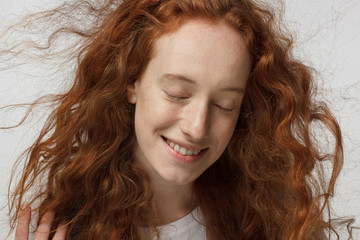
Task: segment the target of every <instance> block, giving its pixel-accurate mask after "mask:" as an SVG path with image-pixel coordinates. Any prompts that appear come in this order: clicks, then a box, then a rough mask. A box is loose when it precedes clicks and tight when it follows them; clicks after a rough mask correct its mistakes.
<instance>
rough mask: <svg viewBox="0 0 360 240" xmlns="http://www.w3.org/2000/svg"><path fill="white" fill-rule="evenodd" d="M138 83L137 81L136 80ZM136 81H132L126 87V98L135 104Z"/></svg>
mask: <svg viewBox="0 0 360 240" xmlns="http://www.w3.org/2000/svg"><path fill="white" fill-rule="evenodd" d="M135 83H136V82H135ZM135 83H131V84H129V85H127V87H126V98H127V100H128V102H129V103H131V104H135V103H136V89H135V88H136V86H135Z"/></svg>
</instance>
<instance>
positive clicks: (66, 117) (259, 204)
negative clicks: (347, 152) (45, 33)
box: [10, 0, 343, 240]
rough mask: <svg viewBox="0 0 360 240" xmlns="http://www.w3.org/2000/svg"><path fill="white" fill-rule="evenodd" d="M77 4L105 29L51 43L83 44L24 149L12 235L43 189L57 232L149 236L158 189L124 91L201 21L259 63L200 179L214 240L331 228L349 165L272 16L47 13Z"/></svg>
mask: <svg viewBox="0 0 360 240" xmlns="http://www.w3.org/2000/svg"><path fill="white" fill-rule="evenodd" d="M69 7H70V8H69ZM79 8H87V9H88V10H89V11H90V12H91V13H92V14H94V15H96V16H98V22H97V24H95V25H94V26H93V27H92V28H91V30H89V31H85V30H83V29H81V26H79V27H76V26H69V27H67V28H66V27H65V28H62V29H60V30H58V31H57V32H56V33H54V34H53V35H52V37H54V36H56V34H57V33H60V32H64V31H65V32H70V33H75V34H79V35H81V36H82V37H83V38H84V39H85V41H84V45H83V48H82V49H81V50H80V51H79V52H78V67H77V72H76V76H75V79H74V83H73V85H72V87H71V89H70V90H69V91H68V92H66V93H64V94H61V95H57V96H56V97H54V98H53V100H52V101H53V102H54V103H56V104H57V107H56V109H55V110H54V111H53V112H52V114H51V115H50V117H49V119H48V121H47V123H46V125H45V126H44V128H43V130H42V132H41V133H40V136H39V137H38V139H37V140H36V142H35V143H34V144H33V145H32V147H31V148H30V149H29V155H28V159H27V162H26V166H25V169H24V171H23V173H22V177H21V179H20V182H19V183H18V185H17V187H16V189H15V191H14V194H13V195H12V196H11V201H10V211H11V212H12V216H13V217H12V227H13V228H14V227H15V222H16V219H17V218H18V211H19V209H20V206H22V205H23V204H24V195H25V193H27V192H28V191H30V190H31V189H36V190H37V191H36V193H34V194H33V197H32V199H31V201H30V202H29V204H34V203H35V202H36V201H39V200H40V204H39V206H38V208H33V209H34V211H38V212H39V219H40V218H41V216H43V214H44V213H45V212H47V211H49V210H52V211H55V221H54V222H53V230H55V228H56V226H57V225H58V223H59V222H60V221H62V220H66V221H67V222H69V231H68V237H72V238H74V239H127V240H135V239H145V236H141V234H140V231H139V229H140V228H141V227H142V226H144V225H145V226H148V217H149V216H148V215H147V213H146V211H145V208H146V206H148V205H149V203H150V201H151V199H152V189H151V182H150V178H149V176H148V175H147V173H146V172H144V170H142V169H140V168H138V167H137V166H135V164H134V160H133V156H132V146H133V144H134V141H135V136H134V135H135V134H134V107H133V106H132V105H130V104H129V103H128V102H127V99H126V87H127V85H128V84H130V83H133V82H134V81H135V80H136V79H138V78H139V77H140V75H141V74H142V72H143V71H144V69H145V68H146V66H147V63H148V62H149V60H150V59H151V57H152V50H153V43H154V41H155V40H156V39H157V38H158V37H159V36H160V35H161V34H164V33H165V32H169V31H175V30H176V29H177V27H178V26H179V25H180V24H181V23H182V21H184V20H188V19H194V18H202V19H206V20H209V21H213V22H219V21H222V22H225V23H227V24H229V25H230V26H232V27H233V28H234V29H236V30H237V31H238V32H239V33H240V34H241V35H242V36H243V38H244V39H245V42H246V46H247V48H248V51H249V52H250V53H251V55H252V57H253V64H252V70H251V74H250V78H249V80H248V84H247V88H246V93H245V96H244V99H243V103H242V107H241V113H240V116H239V120H238V123H237V126H236V129H235V132H234V135H233V137H232V139H231V141H230V144H229V145H228V147H227V150H226V151H225V152H224V153H223V154H222V156H221V157H220V159H219V160H218V161H217V162H216V163H215V164H213V165H212V166H211V167H210V168H209V169H207V170H206V171H205V172H204V173H203V174H202V175H201V176H200V177H199V178H198V179H197V180H196V181H195V183H194V192H195V196H196V200H197V204H198V206H199V208H200V209H201V212H202V214H203V219H204V222H203V223H204V225H205V226H206V229H207V230H206V231H207V239H209V240H219V239H229V240H233V239H243V240H250V239H251V240H256V239H268V240H280V239H282V240H285V239H286V240H288V239H290V240H304V239H322V238H323V235H324V232H325V230H329V234H330V231H331V230H333V231H334V229H333V226H332V223H331V221H330V218H329V217H326V216H325V213H327V212H329V211H327V209H329V198H330V197H331V196H332V194H333V191H334V185H335V181H336V179H337V176H338V174H339V171H340V169H341V167H342V164H343V156H342V154H343V152H342V151H343V149H342V140H341V132H340V129H339V126H338V124H337V122H336V120H335V119H334V117H333V116H332V114H331V113H330V111H329V110H328V108H327V107H326V106H325V105H324V104H320V103H317V102H316V101H314V99H313V93H314V88H315V87H314V83H313V78H312V73H311V69H310V68H309V67H307V66H305V65H304V64H302V63H301V62H299V61H297V60H296V59H294V58H293V56H292V53H291V50H292V40H291V38H290V37H287V36H286V35H285V34H282V33H281V31H280V30H278V28H277V22H276V19H275V17H274V13H273V11H272V10H271V9H270V8H268V7H264V6H262V5H260V4H258V3H255V2H254V1H252V0H124V1H123V2H120V1H110V0H109V1H105V3H104V4H103V5H102V6H100V7H96V6H93V5H91V3H90V2H88V1H81V3H75V4H74V5H69V4H65V5H63V6H62V7H59V8H57V9H55V10H51V11H49V12H46V14H47V16H52V15H54V14H55V13H61V12H62V11H64V10H66V11H69V9H79ZM64 29H65V30H64ZM51 40H52V39H51V38H50V42H51ZM314 124H320V125H322V126H325V127H326V128H327V129H328V130H329V131H330V133H331V134H332V136H333V138H334V149H333V151H332V152H329V153H323V152H321V151H320V148H319V146H318V143H317V138H316V136H317V135H316V134H315V133H314ZM325 161H330V162H331V163H332V170H331V172H330V174H331V175H330V176H324V175H323V173H322V171H321V170H322V168H323V162H325ZM39 182H42V183H44V184H43V186H41V187H39V186H38V185H37V184H38V183H39ZM327 218H329V219H328V220H326V219H327Z"/></svg>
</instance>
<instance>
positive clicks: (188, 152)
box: [166, 139, 201, 156]
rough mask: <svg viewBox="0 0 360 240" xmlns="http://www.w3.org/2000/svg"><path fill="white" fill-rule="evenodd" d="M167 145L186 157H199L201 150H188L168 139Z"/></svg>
mask: <svg viewBox="0 0 360 240" xmlns="http://www.w3.org/2000/svg"><path fill="white" fill-rule="evenodd" d="M166 143H167V144H168V145H169V146H170V147H171V148H172V149H174V150H175V151H176V152H178V153H180V154H182V155H184V156H197V155H198V154H199V152H200V151H201V149H200V150H192V149H187V148H185V147H182V146H180V145H178V144H176V143H174V142H172V141H170V140H168V139H166Z"/></svg>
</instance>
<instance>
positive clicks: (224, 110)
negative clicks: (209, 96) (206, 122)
mask: <svg viewBox="0 0 360 240" xmlns="http://www.w3.org/2000/svg"><path fill="white" fill-rule="evenodd" d="M214 105H215V106H216V107H217V108H218V109H220V111H222V112H225V113H230V112H232V111H233V110H234V108H224V107H221V106H219V105H217V104H214Z"/></svg>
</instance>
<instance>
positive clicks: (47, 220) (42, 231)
mask: <svg viewBox="0 0 360 240" xmlns="http://www.w3.org/2000/svg"><path fill="white" fill-rule="evenodd" d="M54 215H55V213H54V212H46V213H45V214H44V216H43V217H42V218H41V220H40V224H39V226H38V227H37V229H36V234H35V240H47V239H48V238H49V235H50V230H51V223H52V220H53V219H54Z"/></svg>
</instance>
